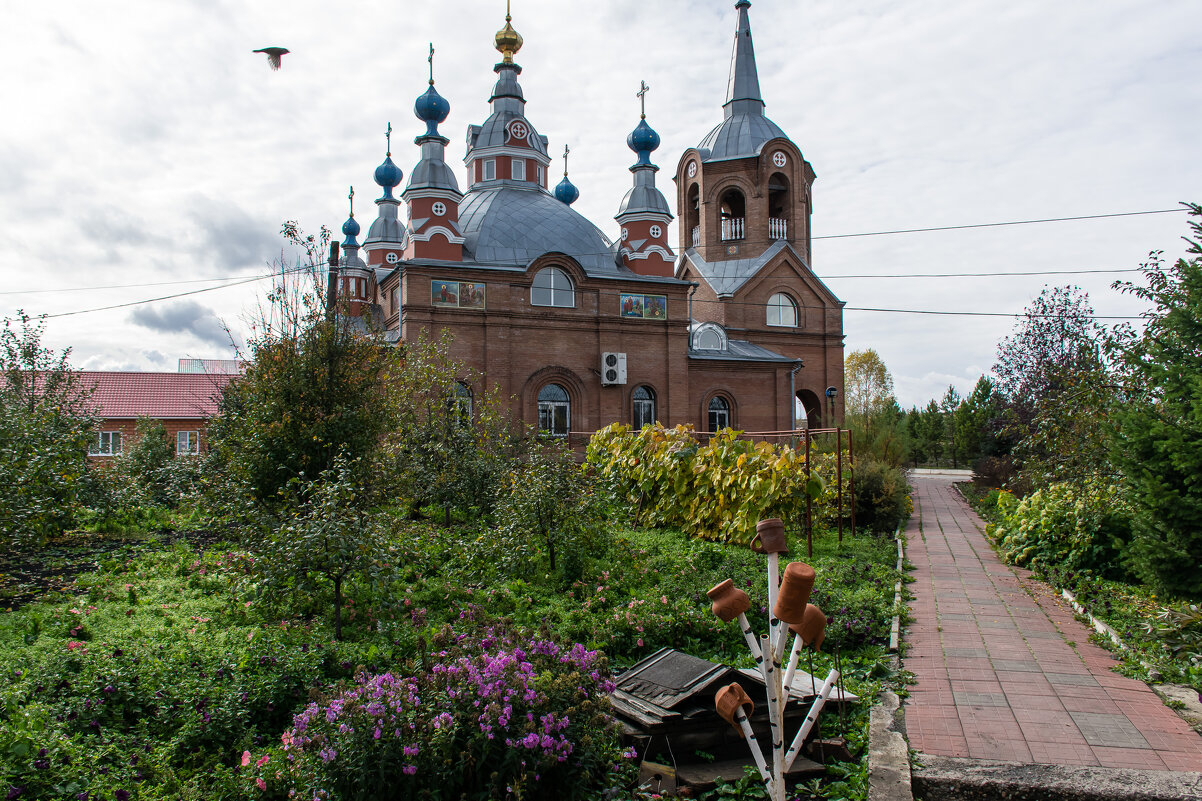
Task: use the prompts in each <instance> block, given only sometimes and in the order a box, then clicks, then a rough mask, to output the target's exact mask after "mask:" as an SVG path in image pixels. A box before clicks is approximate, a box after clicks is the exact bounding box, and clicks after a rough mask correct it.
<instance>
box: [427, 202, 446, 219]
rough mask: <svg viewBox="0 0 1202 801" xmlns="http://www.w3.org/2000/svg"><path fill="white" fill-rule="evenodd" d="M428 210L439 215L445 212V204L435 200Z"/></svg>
mask: <svg viewBox="0 0 1202 801" xmlns="http://www.w3.org/2000/svg"><path fill="white" fill-rule="evenodd" d="M430 211H432V212H434V216H435V217H441V216H442V215H444V214H446V213H447V206H446V204H445V203H443V202H442V201H436V202H435V203H434V205H433V206H431V207H430Z"/></svg>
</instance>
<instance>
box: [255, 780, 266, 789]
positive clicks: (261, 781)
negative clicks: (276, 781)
mask: <svg viewBox="0 0 1202 801" xmlns="http://www.w3.org/2000/svg"><path fill="white" fill-rule="evenodd" d="M255 784H257V785H259V789H260V790H263V791H265V792H266V790H267V782H265V781H263V780H262V779H255Z"/></svg>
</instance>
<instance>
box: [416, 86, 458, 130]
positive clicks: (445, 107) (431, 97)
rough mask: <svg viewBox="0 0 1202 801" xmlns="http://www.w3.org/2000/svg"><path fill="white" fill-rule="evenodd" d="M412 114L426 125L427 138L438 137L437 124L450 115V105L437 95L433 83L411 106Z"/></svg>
mask: <svg viewBox="0 0 1202 801" xmlns="http://www.w3.org/2000/svg"><path fill="white" fill-rule="evenodd" d="M413 113H414V114H416V115H417V118H418V119H419V120H421V121H422V122H424V123H426V135H427V136H438V123H440V122H442V121H443V120H445V119H446V118H447V115H449V114H450V113H451V104H450V103H448V102H447V99H446V98H445V97H443V96H442V95H440V94H439V93H438V90H437V89H435V88H434V83H433V82H431V83H430V88H429V89H427V90H426V91H425V93H424V94H422V96H421V97H419V98H418V99H417V102H415V103H414V104H413Z"/></svg>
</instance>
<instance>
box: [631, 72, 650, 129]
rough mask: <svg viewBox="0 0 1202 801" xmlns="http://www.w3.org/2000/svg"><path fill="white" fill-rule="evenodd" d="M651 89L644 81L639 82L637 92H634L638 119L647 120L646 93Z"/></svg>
mask: <svg viewBox="0 0 1202 801" xmlns="http://www.w3.org/2000/svg"><path fill="white" fill-rule="evenodd" d="M650 88H651V87H650V86H648V85H647V82H646V81H639V90H638V91H637V92H635V93H634V94H635V96H636V97H638V99H639V119H641V120H645V119H647V91H648V90H649V89H650Z"/></svg>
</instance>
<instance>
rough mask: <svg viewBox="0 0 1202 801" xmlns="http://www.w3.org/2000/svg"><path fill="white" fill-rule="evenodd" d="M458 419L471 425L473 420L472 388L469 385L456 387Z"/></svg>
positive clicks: (457, 385)
mask: <svg viewBox="0 0 1202 801" xmlns="http://www.w3.org/2000/svg"><path fill="white" fill-rule="evenodd" d="M455 407H456V411H457V412H458V414H457V415H456V418H457V419H458V420H459V422H461V423H469V422H471V419H472V388H471V387H469V386H468V385H467V384H456V385H455Z"/></svg>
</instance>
